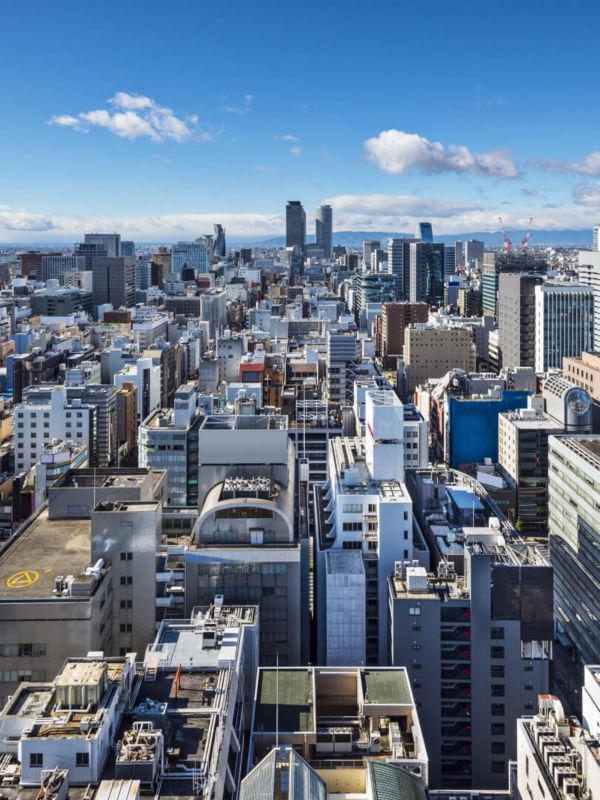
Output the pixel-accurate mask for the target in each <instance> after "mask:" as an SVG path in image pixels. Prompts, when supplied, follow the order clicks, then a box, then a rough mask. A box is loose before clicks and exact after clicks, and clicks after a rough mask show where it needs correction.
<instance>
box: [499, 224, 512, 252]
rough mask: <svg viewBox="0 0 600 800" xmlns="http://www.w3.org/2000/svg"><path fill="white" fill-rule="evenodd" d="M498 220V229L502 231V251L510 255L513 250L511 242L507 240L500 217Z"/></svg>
mask: <svg viewBox="0 0 600 800" xmlns="http://www.w3.org/2000/svg"><path fill="white" fill-rule="evenodd" d="M498 219H499V220H500V227H501V229H502V239H503V241H504V245H503V248H502V249H503V250H504V252H505V253H510V252H511V251H512V249H513V245H512V242H511V240H510V239H509V238H508V236H507V233H506V230H505V229H504V220H503V219H502V217H498Z"/></svg>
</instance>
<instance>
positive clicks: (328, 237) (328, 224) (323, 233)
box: [315, 206, 333, 258]
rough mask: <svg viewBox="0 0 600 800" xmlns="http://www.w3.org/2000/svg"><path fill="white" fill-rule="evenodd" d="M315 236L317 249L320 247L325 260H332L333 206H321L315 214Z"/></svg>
mask: <svg viewBox="0 0 600 800" xmlns="http://www.w3.org/2000/svg"><path fill="white" fill-rule="evenodd" d="M315 234H316V240H317V247H320V248H321V249H322V250H323V253H324V254H325V258H331V246H332V240H333V210H332V208H331V206H319V207H318V208H317V210H316V212H315Z"/></svg>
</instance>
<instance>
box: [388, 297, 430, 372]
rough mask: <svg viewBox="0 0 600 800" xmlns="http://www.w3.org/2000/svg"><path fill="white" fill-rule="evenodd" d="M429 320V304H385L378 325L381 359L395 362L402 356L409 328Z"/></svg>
mask: <svg viewBox="0 0 600 800" xmlns="http://www.w3.org/2000/svg"><path fill="white" fill-rule="evenodd" d="M428 318H429V308H428V306H427V303H406V302H394V303H384V304H383V308H382V309H381V317H380V318H379V321H378V324H377V353H378V355H379V356H380V358H382V359H384V360H386V359H392V360H395V359H396V358H397V357H398V356H401V355H402V352H403V350H404V331H405V330H406V328H407V326H408V325H411V324H412V323H414V322H427V320H428ZM387 366H388V367H390V366H392V364H388V365H387Z"/></svg>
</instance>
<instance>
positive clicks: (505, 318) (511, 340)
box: [497, 272, 544, 368]
mask: <svg viewBox="0 0 600 800" xmlns="http://www.w3.org/2000/svg"><path fill="white" fill-rule="evenodd" d="M543 280H544V279H543V277H542V276H541V275H533V274H524V273H521V272H514V273H513V272H504V273H501V274H500V276H499V281H498V309H497V311H498V341H499V345H500V350H501V351H502V365H503V366H504V367H509V368H510V367H535V334H536V325H535V287H536V286H539V285H540V284H541V283H543Z"/></svg>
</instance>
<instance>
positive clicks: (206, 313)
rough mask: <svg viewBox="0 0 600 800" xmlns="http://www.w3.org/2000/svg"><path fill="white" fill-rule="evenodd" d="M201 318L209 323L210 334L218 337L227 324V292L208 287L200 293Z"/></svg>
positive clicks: (214, 337) (211, 336) (212, 337)
mask: <svg viewBox="0 0 600 800" xmlns="http://www.w3.org/2000/svg"><path fill="white" fill-rule="evenodd" d="M200 319H202V320H203V321H205V322H208V323H209V336H210V338H211V339H216V338H217V336H219V335H220V334H221V332H222V331H223V330H224V328H225V326H226V325H227V292H226V291H225V290H224V289H208V290H207V291H206V292H203V293H202V294H201V295H200Z"/></svg>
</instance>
